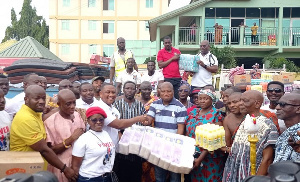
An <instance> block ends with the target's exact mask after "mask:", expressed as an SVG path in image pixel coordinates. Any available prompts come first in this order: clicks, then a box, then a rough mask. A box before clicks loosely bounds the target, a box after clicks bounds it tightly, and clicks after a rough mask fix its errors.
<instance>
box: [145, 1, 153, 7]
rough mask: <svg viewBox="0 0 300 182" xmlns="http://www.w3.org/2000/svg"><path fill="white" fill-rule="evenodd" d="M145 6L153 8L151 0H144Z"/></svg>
mask: <svg viewBox="0 0 300 182" xmlns="http://www.w3.org/2000/svg"><path fill="white" fill-rule="evenodd" d="M146 8H153V0H146Z"/></svg>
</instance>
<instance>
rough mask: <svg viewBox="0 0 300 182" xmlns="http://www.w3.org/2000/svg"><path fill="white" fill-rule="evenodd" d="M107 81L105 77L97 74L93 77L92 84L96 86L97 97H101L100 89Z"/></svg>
mask: <svg viewBox="0 0 300 182" xmlns="http://www.w3.org/2000/svg"><path fill="white" fill-rule="evenodd" d="M104 81H105V78H104V77H103V76H96V77H94V78H93V79H92V85H93V88H94V93H95V98H96V99H97V100H99V99H100V94H99V92H100V90H101V85H102V83H103V82H104Z"/></svg>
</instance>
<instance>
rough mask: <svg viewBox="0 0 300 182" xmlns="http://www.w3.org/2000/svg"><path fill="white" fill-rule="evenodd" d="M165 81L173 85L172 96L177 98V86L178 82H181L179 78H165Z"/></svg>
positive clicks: (178, 85)
mask: <svg viewBox="0 0 300 182" xmlns="http://www.w3.org/2000/svg"><path fill="white" fill-rule="evenodd" d="M165 82H170V83H171V84H172V85H173V89H174V97H175V98H176V99H178V98H179V95H178V93H179V91H178V90H179V87H180V82H181V78H165Z"/></svg>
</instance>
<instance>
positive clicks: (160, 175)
mask: <svg viewBox="0 0 300 182" xmlns="http://www.w3.org/2000/svg"><path fill="white" fill-rule="evenodd" d="M154 170H155V179H156V182H165V181H166V177H167V173H168V172H169V173H170V182H180V181H181V175H180V174H179V173H173V172H170V171H167V170H165V169H163V168H160V167H158V166H154Z"/></svg>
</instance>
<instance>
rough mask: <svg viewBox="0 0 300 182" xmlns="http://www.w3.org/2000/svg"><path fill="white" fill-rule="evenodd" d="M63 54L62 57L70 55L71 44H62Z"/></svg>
mask: <svg viewBox="0 0 300 182" xmlns="http://www.w3.org/2000/svg"><path fill="white" fill-rule="evenodd" d="M61 54H62V55H67V54H70V44H62V45H61Z"/></svg>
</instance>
